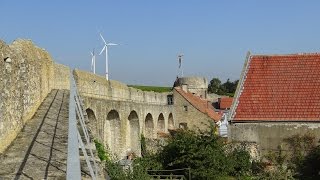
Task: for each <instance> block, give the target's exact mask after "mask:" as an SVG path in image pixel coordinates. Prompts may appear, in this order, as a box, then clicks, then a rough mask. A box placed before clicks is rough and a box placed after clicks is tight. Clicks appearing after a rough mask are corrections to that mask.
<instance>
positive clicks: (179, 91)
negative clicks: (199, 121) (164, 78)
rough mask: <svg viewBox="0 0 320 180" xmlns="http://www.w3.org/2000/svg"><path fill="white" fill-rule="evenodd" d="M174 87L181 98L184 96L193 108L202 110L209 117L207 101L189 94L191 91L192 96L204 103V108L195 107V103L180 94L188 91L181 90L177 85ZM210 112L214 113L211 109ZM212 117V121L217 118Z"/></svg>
mask: <svg viewBox="0 0 320 180" xmlns="http://www.w3.org/2000/svg"><path fill="white" fill-rule="evenodd" d="M175 89H176V90H177V92H178V93H179V94H180V95H181V96H182V97H183V98H185V99H186V100H187V101H188V102H189V103H190V104H191V105H192V106H193V107H194V108H196V109H197V110H198V111H200V112H202V113H203V114H206V115H207V116H208V117H210V115H209V113H210V111H208V110H210V109H209V107H208V101H206V102H205V100H203V99H201V98H199V97H197V96H195V95H194V94H191V93H190V95H192V96H193V98H198V99H199V100H200V101H203V103H206V106H205V109H204V110H202V109H201V108H199V107H197V106H196V105H194V104H193V103H192V102H191V101H190V100H189V99H188V98H186V97H185V96H184V95H183V94H182V93H185V94H187V93H189V92H185V91H183V90H182V89H181V88H178V87H175ZM212 112H213V113H216V112H214V111H213V110H212ZM217 115H218V116H219V114H217ZM210 118H212V117H210ZM212 119H213V120H214V121H218V120H216V119H214V118H212Z"/></svg>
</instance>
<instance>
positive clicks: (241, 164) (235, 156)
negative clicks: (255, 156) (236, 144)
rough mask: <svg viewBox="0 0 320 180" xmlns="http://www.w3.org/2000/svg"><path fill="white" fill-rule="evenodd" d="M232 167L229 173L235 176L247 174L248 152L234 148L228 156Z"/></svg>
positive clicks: (249, 168) (248, 170)
mask: <svg viewBox="0 0 320 180" xmlns="http://www.w3.org/2000/svg"><path fill="white" fill-rule="evenodd" d="M228 158H229V159H230V161H231V162H230V164H232V167H233V169H232V170H231V172H230V174H231V175H233V176H236V177H239V176H245V175H249V172H250V171H251V166H252V165H251V162H250V154H249V153H248V152H247V151H245V150H243V149H235V150H234V151H233V152H232V153H231V154H230V155H229V156H228Z"/></svg>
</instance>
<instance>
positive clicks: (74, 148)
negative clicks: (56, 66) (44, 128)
mask: <svg viewBox="0 0 320 180" xmlns="http://www.w3.org/2000/svg"><path fill="white" fill-rule="evenodd" d="M84 114H85V112H84V110H83V104H82V101H81V99H80V96H79V93H78V91H77V86H76V83H75V80H74V78H73V74H72V72H71V73H70V99H69V130H68V159H67V179H70V180H74V179H75V180H78V179H79V180H80V179H81V169H80V154H79V147H80V148H81V150H82V152H83V155H84V157H85V160H86V163H87V166H88V168H89V171H90V176H91V178H92V179H93V180H95V179H97V175H98V168H97V164H96V162H95V158H94V155H93V152H92V148H91V146H90V143H92V142H91V140H90V136H89V133H88V129H87V127H86V124H85V118H86V116H84ZM77 117H78V120H79V125H80V126H81V129H82V132H83V135H84V139H85V143H83V140H82V136H81V135H80V132H79V129H78V127H77V124H78V121H77ZM79 128H80V127H79ZM85 145H88V148H89V151H90V155H88V154H87V150H86V147H85ZM91 162H93V166H92V163H91Z"/></svg>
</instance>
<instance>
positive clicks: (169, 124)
mask: <svg viewBox="0 0 320 180" xmlns="http://www.w3.org/2000/svg"><path fill="white" fill-rule="evenodd" d="M168 129H174V121H173V115H172V113H170V114H169V117H168Z"/></svg>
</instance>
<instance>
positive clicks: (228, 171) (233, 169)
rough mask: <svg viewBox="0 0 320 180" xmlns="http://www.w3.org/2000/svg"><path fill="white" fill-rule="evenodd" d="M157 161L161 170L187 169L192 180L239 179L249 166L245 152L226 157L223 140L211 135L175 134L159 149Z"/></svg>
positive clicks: (190, 132) (181, 132)
mask: <svg viewBox="0 0 320 180" xmlns="http://www.w3.org/2000/svg"><path fill="white" fill-rule="evenodd" d="M159 160H161V162H162V164H163V167H164V168H165V169H183V168H190V169H191V174H192V179H221V178H222V179H223V178H228V177H229V176H233V175H237V176H241V175H243V174H248V173H249V170H250V167H251V164H250V161H249V154H248V153H247V152H244V151H237V152H234V153H231V154H230V155H228V154H226V151H225V149H224V144H223V140H222V139H221V138H219V137H218V136H216V135H214V134H213V133H212V132H200V133H196V132H193V131H178V132H177V133H176V134H175V135H174V136H173V137H172V138H171V139H170V140H169V142H168V144H167V145H165V146H164V147H163V150H162V151H161V152H160V154H159ZM185 176H186V177H188V174H187V172H186V174H185Z"/></svg>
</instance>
